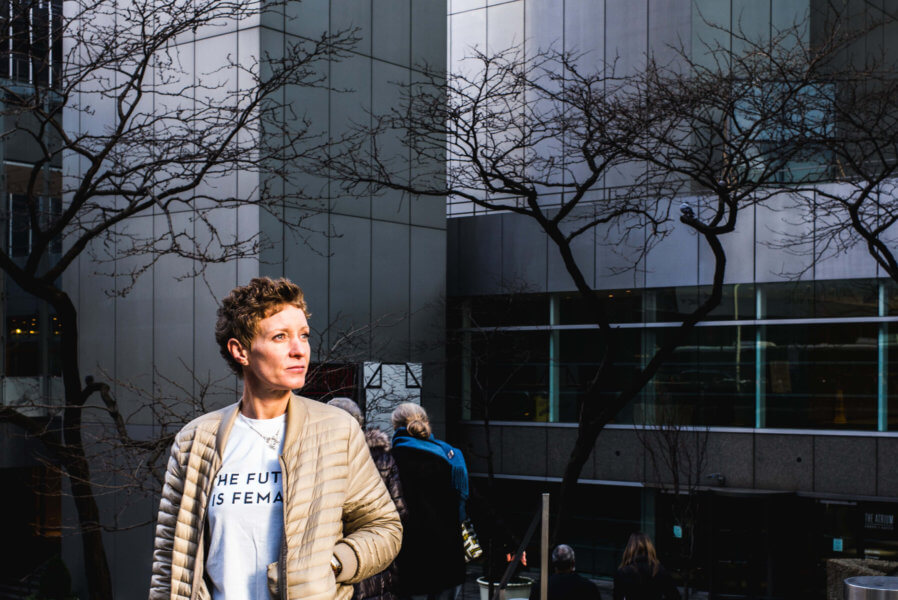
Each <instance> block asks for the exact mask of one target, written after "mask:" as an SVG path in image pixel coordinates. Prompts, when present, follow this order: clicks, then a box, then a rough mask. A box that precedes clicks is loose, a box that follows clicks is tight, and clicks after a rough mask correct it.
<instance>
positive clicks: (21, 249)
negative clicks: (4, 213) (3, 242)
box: [8, 194, 62, 258]
mask: <svg viewBox="0 0 898 600" xmlns="http://www.w3.org/2000/svg"><path fill="white" fill-rule="evenodd" d="M37 202H38V214H39V218H40V221H41V227H42V228H44V229H46V228H48V227H50V226H51V225H52V224H53V223H54V222H55V221H56V220H57V219H59V217H60V215H61V214H62V200H61V199H60V198H46V197H38V198H37ZM28 204H29V201H28V197H27V196H25V195H23V194H9V215H10V218H9V223H8V226H9V254H10V256H13V257H18V258H21V257H25V256H28V255H29V254H30V253H31V244H32V241H33V240H32V238H31V233H32V232H31V214H30V212H29V205H28ZM49 250H50V253H51V254H60V253H61V252H62V236H56V237H54V238H53V239H52V240H51V241H50V248H49Z"/></svg>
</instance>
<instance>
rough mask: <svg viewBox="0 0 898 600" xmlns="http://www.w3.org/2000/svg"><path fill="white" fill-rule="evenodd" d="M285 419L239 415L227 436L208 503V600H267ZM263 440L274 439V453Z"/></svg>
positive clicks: (278, 520)
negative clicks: (272, 437)
mask: <svg viewBox="0 0 898 600" xmlns="http://www.w3.org/2000/svg"><path fill="white" fill-rule="evenodd" d="M286 417H287V415H281V416H280V417H276V418H274V419H264V420H258V419H247V418H246V417H244V416H243V415H242V414H241V415H238V417H237V421H236V422H235V423H234V428H233V429H232V430H231V435H230V437H229V438H228V443H227V445H226V446H225V451H224V456H223V457H222V463H221V469H220V470H219V472H218V476H217V477H216V478H215V482H214V483H213V484H212V496H211V497H210V499H209V514H208V519H209V534H210V538H211V539H210V542H209V556H208V558H207V559H206V572H207V573H208V575H209V578H210V579H211V580H212V598H213V600H267V598H269V594H268V576H267V568H268V565H269V564H270V563H273V562H275V561H277V559H278V550H279V548H280V543H281V539H282V536H283V532H284V500H283V496H282V493H283V491H282V480H281V465H280V463H279V462H278V455H279V454H280V452H281V448H282V447H283V443H284V427H285V425H286ZM253 429H255V431H254V430H253ZM263 435H264V436H275V437H276V438H277V443H276V445H275V448H274V449H272V448H271V447H270V446H269V445H268V444H267V443H266V441H265V440H264V439H263V437H262V436H263Z"/></svg>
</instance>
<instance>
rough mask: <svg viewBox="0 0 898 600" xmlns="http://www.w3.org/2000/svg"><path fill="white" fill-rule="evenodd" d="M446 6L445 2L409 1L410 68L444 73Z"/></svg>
mask: <svg viewBox="0 0 898 600" xmlns="http://www.w3.org/2000/svg"><path fill="white" fill-rule="evenodd" d="M447 4H448V2H447V0H429V1H428V2H415V1H414V0H411V5H412V23H411V33H412V42H411V43H412V66H415V67H423V66H424V65H427V66H428V67H429V68H431V69H435V70H439V71H445V69H446V37H447V34H448V27H447V20H446V12H447V6H446V5H447Z"/></svg>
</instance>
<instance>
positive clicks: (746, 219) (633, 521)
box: [447, 0, 898, 598]
mask: <svg viewBox="0 0 898 600" xmlns="http://www.w3.org/2000/svg"><path fill="white" fill-rule="evenodd" d="M836 6H837V5H836V4H832V3H827V2H825V1H818V0H784V1H780V0H762V1H761V2H757V1H755V0H723V1H719V0H644V1H640V2H627V3H619V2H611V1H610V0H511V1H494V0H452V1H451V2H450V13H449V17H448V21H449V70H450V71H453V70H464V68H465V66H466V61H465V57H466V56H469V55H470V54H471V49H472V48H477V49H479V50H483V51H486V52H487V53H488V54H489V53H492V52H497V51H502V50H504V49H507V48H509V47H511V46H515V47H516V48H517V49H518V50H520V51H521V52H522V53H523V55H524V56H526V57H532V56H535V55H536V54H537V53H538V52H539V50H540V49H545V48H549V47H552V48H554V49H558V50H564V51H569V52H572V53H574V54H577V55H578V56H581V57H582V58H581V62H585V63H587V66H588V67H589V66H595V65H602V64H607V63H609V62H612V61H613V62H614V65H615V69H616V73H617V74H620V75H627V74H631V73H636V72H638V71H639V70H640V69H641V68H642V67H643V66H644V65H645V61H646V57H647V56H649V55H652V56H653V57H654V58H655V59H656V61H657V62H658V63H659V64H671V63H675V62H676V61H677V60H678V59H679V58H681V57H682V55H680V54H679V52H680V51H681V50H682V51H685V52H687V53H688V56H689V57H690V58H691V59H692V60H693V61H694V62H695V63H696V64H699V65H701V64H703V61H705V60H706V59H707V60H711V59H712V57H711V56H710V49H711V48H715V47H719V48H727V49H730V50H731V51H733V52H739V51H740V45H742V44H744V40H745V39H752V40H755V41H760V42H761V45H763V40H765V39H768V40H772V39H774V38H775V37H776V36H777V35H778V34H780V33H782V32H783V31H784V30H785V29H787V28H790V27H793V26H798V25H801V24H803V25H804V27H796V29H795V32H794V33H795V37H794V38H793V39H794V40H796V41H800V42H803V43H807V42H812V41H813V40H814V39H815V38H814V36H823V35H825V32H826V28H825V27H826V19H827V18H828V13H827V11H828V10H831V9H832V10H835V8H834V7H836ZM838 6H840V7H841V6H845V7H848V8H849V9H851V10H855V9H857V17H858V19H859V21H858V22H861V21H863V20H864V19H866V18H868V17H872V16H873V15H875V14H876V11H878V10H882V7H883V6H884V5H882V4H881V3H860V2H858V3H853V2H847V3H838ZM733 32H738V35H733ZM742 36H744V39H740V37H742ZM820 39H823V38H820ZM894 39H895V38H894V36H890V35H888V34H884V35H883V36H878V35H877V36H876V37H872V36H871V37H870V39H865V44H866V45H865V46H864V51H866V52H872V53H878V52H879V51H880V50H883V51H884V52H883V53H882V55H883V56H887V57H888V56H891V55H892V54H894V52H893V51H892V49H891V47H892V44H891V40H894ZM856 49H857V48H853V50H856ZM853 50H852V51H853ZM846 57H847V55H846ZM840 58H841V57H840ZM836 62H838V61H836ZM741 83H742V84H745V82H741ZM768 85H771V86H772V89H775V88H776V86H777V85H778V84H777V82H768ZM835 91H836V90H834V87H833V85H832V83H831V82H816V83H815V84H814V85H813V86H810V87H808V88H806V89H804V90H802V92H801V93H802V94H803V100H804V104H805V105H806V106H813V107H814V110H815V111H816V112H819V113H820V114H821V115H823V114H824V112H825V108H826V102H827V98H828V97H830V96H831V95H832V94H833V93H834V92H835ZM759 93H760V94H761V95H763V93H765V90H764V88H763V87H759ZM750 112H751V111H750V109H746V111H745V113H746V114H745V115H744V116H743V118H742V119H741V120H740V121H739V122H738V123H737V125H739V126H742V127H745V126H750V124H751V118H752V117H751V115H750ZM823 133H825V131H824V132H823ZM758 142H759V144H758V148H757V149H756V151H757V156H758V157H759V162H758V164H757V166H758V167H759V169H761V168H763V167H764V166H765V165H764V164H762V163H761V162H760V161H762V160H763V158H764V157H767V156H774V155H775V154H776V152H777V149H778V148H780V147H782V144H785V143H788V139H785V138H784V136H783V135H782V132H778V131H769V132H764V135H761V136H759V138H758ZM561 146H563V143H562V144H561ZM557 159H558V160H559V161H564V160H565V157H564V155H563V152H562V153H561V154H560V155H559V156H558V157H557ZM831 172H832V164H831V158H830V157H829V156H828V155H826V154H825V153H821V152H812V153H805V154H800V155H798V156H796V157H795V160H793V161H792V162H790V163H788V164H785V165H783V166H782V168H781V169H780V171H779V172H778V173H777V175H776V181H777V182H780V183H782V184H784V185H788V184H790V183H793V182H795V181H798V180H800V181H803V182H810V181H814V182H825V181H826V179H827V177H828V176H829V175H830V174H831ZM749 175H751V174H749ZM575 176H576V174H575ZM628 178H632V173H630V174H628V173H627V172H626V170H625V169H621V170H620V171H619V172H615V173H608V174H606V175H604V176H603V178H602V179H601V180H600V181H599V182H597V184H596V186H595V189H593V190H591V191H590V193H591V194H592V195H591V196H590V198H594V199H595V202H596V203H601V202H602V201H603V199H604V198H606V197H607V196H608V194H609V190H613V189H614V188H615V187H616V186H619V185H622V184H626V183H628V182H629V181H630V180H631V179H628ZM543 199H544V200H545V202H546V203H547V205H551V204H552V201H553V198H551V194H546V195H545V196H544V198H543ZM561 200H562V196H561V193H560V192H559V194H558V198H557V201H559V202H560V201H561ZM686 201H687V202H689V203H691V204H692V205H693V206H700V205H699V204H698V202H699V200H698V199H693V198H688V199H686ZM646 202H652V199H651V198H649V199H647V200H646ZM793 208H794V202H791V201H790V200H789V199H788V198H786V197H783V198H778V197H772V198H770V199H768V201H766V202H765V203H764V205H763V206H753V207H750V208H748V209H747V210H745V211H744V212H743V213H741V214H740V215H739V223H738V224H737V226H736V230H735V231H734V232H732V234H728V235H727V236H726V237H727V239H726V240H723V244H724V250H725V252H726V255H727V270H726V275H725V280H724V281H725V286H724V290H723V299H722V301H721V303H720V305H719V306H717V307H716V308H715V309H714V311H713V312H712V313H711V315H710V316H709V317H708V318H707V319H706V320H704V321H703V322H701V323H699V325H698V326H697V327H696V328H695V329H694V331H693V332H692V333H691V335H690V338H689V339H688V340H687V341H686V342H685V343H683V344H681V345H680V346H679V347H678V348H677V350H676V351H675V352H674V354H673V356H672V357H671V358H670V359H669V360H667V361H666V362H665V363H664V364H663V365H662V366H661V368H660V370H659V371H658V372H657V374H656V375H655V376H654V377H653V379H652V380H651V381H650V382H649V383H648V384H647V385H646V386H645V387H644V388H643V389H642V390H641V391H640V393H639V394H638V395H637V397H636V398H635V399H634V400H633V401H632V402H631V403H630V404H629V405H628V406H626V407H625V408H624V409H623V410H622V411H620V413H619V414H618V415H616V417H615V419H614V422H613V423H612V424H611V425H609V426H608V427H606V428H605V430H603V432H602V433H601V435H600V436H599V438H598V441H597V443H596V446H595V448H594V450H593V453H592V455H591V456H590V458H589V459H588V460H587V462H586V464H585V465H584V468H583V471H582V473H581V485H580V487H579V491H578V494H579V497H580V498H581V499H582V500H583V502H582V503H581V504H579V505H578V506H577V508H576V510H575V511H574V514H573V515H572V520H573V527H572V528H571V530H572V531H573V532H574V533H573V536H574V537H573V538H571V539H570V540H565V541H566V542H567V543H571V544H572V545H574V547H575V549H576V551H577V556H578V560H577V565H578V569H579V570H581V571H583V572H586V573H590V574H593V575H596V576H600V577H610V576H611V575H612V574H613V572H614V570H615V569H616V566H617V564H618V563H619V560H620V556H621V551H622V548H623V545H624V544H625V543H626V539H627V537H628V535H629V533H631V532H633V531H638V530H643V531H646V532H648V533H650V534H651V535H652V536H653V537H654V538H655V541H656V543H657V546H658V548H659V552H660V556H661V558H662V561H663V562H664V563H665V564H666V565H668V566H669V567H670V568H671V569H672V570H674V571H676V572H677V573H678V575H677V576H678V577H681V579H680V581H681V582H682V577H683V573H685V572H686V571H687V570H691V576H692V585H693V586H694V587H697V588H699V589H704V590H708V591H709V592H710V593H711V594H712V597H713V596H714V595H726V596H728V597H778V598H798V597H820V596H821V595H822V594H823V593H824V587H825V585H826V584H825V581H826V560H827V559H829V558H852V557H853V558H865V557H866V558H895V557H896V556H898V547H896V545H895V543H894V541H893V540H894V539H895V530H894V518H895V515H896V514H898V486H895V485H893V484H892V480H893V477H892V475H891V471H892V469H891V465H892V464H894V461H895V460H898V436H896V430H898V388H896V386H898V381H896V380H895V379H896V377H895V373H896V369H895V367H896V366H898V365H895V364H894V363H895V361H896V360H898V355H896V353H898V347H896V346H898V335H896V334H898V318H896V317H898V312H896V309H898V288H896V285H895V283H894V282H892V281H891V280H890V279H888V278H886V277H885V275H884V273H883V272H882V271H881V270H880V269H878V268H877V266H876V264H875V262H874V261H873V260H872V259H871V258H870V256H869V255H868V254H867V253H866V251H865V249H864V248H862V247H857V246H855V247H848V248H844V249H843V250H844V251H842V252H839V253H837V254H835V255H834V254H833V253H832V252H831V248H829V247H827V246H826V245H825V242H824V240H823V236H822V235H821V236H818V228H823V227H825V225H826V223H824V222H823V219H822V217H817V216H812V217H811V218H805V219H801V218H796V217H795V213H794V212H793ZM587 210H588V208H587ZM447 214H448V215H449V217H450V219H449V222H448V242H449V248H448V264H447V268H448V294H449V304H448V311H447V317H448V339H449V341H450V350H449V356H450V362H449V364H450V368H449V371H448V372H447V384H448V385H447V395H448V404H449V405H450V406H455V407H457V408H456V417H457V420H458V427H457V430H458V436H459V438H460V444H462V447H463V448H465V449H466V458H468V460H469V463H470V465H471V470H472V472H473V473H475V477H474V481H475V486H474V487H475V489H477V488H478V486H479V487H480V488H481V489H483V490H487V489H498V490H500V492H499V493H500V494H501V495H502V497H503V499H504V501H506V502H507V504H508V505H509V506H515V507H517V506H521V505H525V504H527V502H528V501H529V500H528V499H530V498H534V497H536V496H537V495H538V494H539V493H541V492H557V490H558V483H559V482H560V480H561V477H562V475H563V473H564V469H565V466H566V461H567V458H568V456H569V455H570V450H571V448H573V444H574V440H575V438H576V432H577V429H576V427H577V426H576V421H577V413H578V403H579V402H580V401H581V400H584V399H585V398H586V393H587V392H586V389H587V385H588V384H589V382H590V380H591V378H592V377H593V376H594V375H595V373H596V368H597V366H598V363H597V361H598V357H597V352H596V348H597V347H599V346H600V344H601V343H602V341H603V340H601V337H600V335H601V334H600V332H599V328H598V326H597V325H596V324H595V322H594V321H593V318H592V316H591V314H590V311H589V310H588V309H587V307H586V305H585V302H584V301H583V299H582V298H581V296H580V294H579V293H577V292H576V291H575V288H574V286H573V284H572V281H571V279H570V277H569V276H568V275H567V272H566V271H565V268H564V265H563V264H562V261H561V260H560V259H559V257H558V252H557V249H556V248H555V246H554V245H553V244H552V243H551V242H550V241H549V240H548V239H546V237H545V236H544V235H543V234H542V232H541V231H540V230H539V228H538V227H537V226H536V225H535V224H534V223H532V222H529V221H528V220H527V219H526V218H523V217H520V216H518V215H514V214H510V213H499V214H497V213H492V214H487V213H486V211H484V210H483V209H481V208H480V207H477V206H474V205H472V204H471V203H469V202H465V201H461V200H456V199H450V202H449V206H448V209H447ZM617 233H618V232H615V231H611V230H604V229H602V228H601V227H599V228H597V229H596V231H594V232H592V233H591V234H590V235H585V236H582V237H581V239H580V240H578V242H577V243H576V244H575V245H574V246H573V248H572V251H573V253H574V258H575V260H576V261H577V263H578V265H579V267H580V269H581V271H582V272H583V274H584V277H585V279H586V281H587V283H588V284H589V285H590V287H592V288H593V289H594V290H598V291H599V292H598V293H599V295H600V296H601V297H602V299H603V301H604V303H605V305H606V308H607V310H608V313H609V315H610V319H611V322H612V327H613V329H614V335H615V339H614V344H613V347H612V352H613V355H614V360H615V373H616V374H617V379H618V382H617V386H616V387H617V388H618V389H620V388H621V387H622V386H623V385H624V383H625V382H627V381H629V380H630V379H631V375H632V374H634V373H635V372H636V371H637V370H638V369H640V368H642V367H644V366H645V365H646V364H647V362H648V361H649V360H650V359H651V357H652V356H653V355H654V353H655V351H656V349H657V348H658V347H659V346H660V344H662V343H663V342H664V340H665V339H668V338H669V336H671V335H672V334H673V333H674V331H675V328H676V327H678V326H679V325H680V323H681V321H682V319H683V317H684V316H685V315H688V314H689V313H690V312H691V311H693V310H694V309H695V308H697V307H698V305H699V303H700V302H701V301H702V300H703V299H704V298H706V297H707V295H708V293H709V290H710V284H711V283H712V275H713V271H714V261H713V257H712V256H711V253H710V252H709V251H708V249H707V247H705V246H704V245H703V242H702V241H701V240H700V239H699V238H698V237H697V236H695V235H692V234H691V233H690V232H689V231H688V230H687V228H684V227H674V228H673V229H672V230H671V232H670V233H669V235H668V236H667V237H666V238H665V239H664V240H663V241H661V242H660V243H658V244H656V245H654V246H651V247H648V248H645V249H643V248H629V247H627V246H626V245H625V244H615V243H614V240H616V239H618V238H616V237H615V236H616V235H617ZM785 237H791V238H792V239H801V240H803V242H802V243H803V246H802V247H801V248H795V247H793V248H792V249H791V251H785V250H784V249H783V246H784V244H783V240H784V238H785ZM642 250H645V252H644V253H642V252H641V251H642ZM607 393H614V390H608V392H607ZM672 417H673V418H674V419H675V421H676V422H677V423H680V424H683V425H684V427H685V428H686V429H687V430H689V431H696V432H702V434H703V435H705V436H707V439H708V440H709V442H708V443H709V446H708V447H709V448H710V449H709V451H708V452H709V456H708V458H707V463H706V464H705V465H704V466H703V467H702V468H701V469H700V472H699V473H698V476H699V483H698V484H697V485H696V486H695V487H694V489H691V490H690V492H689V495H690V496H691V497H694V499H693V500H692V502H694V508H695V510H696V511H697V513H696V514H698V515H700V516H699V518H698V519H697V521H696V523H695V530H694V538H693V539H694V541H695V544H694V547H691V549H687V548H686V546H687V545H688V544H687V542H685V541H684V540H683V539H682V538H680V537H678V536H677V535H676V533H675V532H676V531H677V528H678V527H680V526H681V525H682V523H680V522H678V518H677V517H676V514H677V513H676V510H675V509H676V505H677V504H678V503H679V502H680V501H679V500H678V499H677V498H678V496H681V495H682V494H679V493H674V492H671V490H670V485H669V483H667V482H665V481H663V478H660V479H659V477H658V476H657V475H658V474H657V473H652V472H651V468H650V467H649V466H648V465H649V462H650V461H649V458H648V456H647V451H646V447H645V443H644V440H643V439H641V438H640V435H641V434H640V433H639V432H640V431H645V430H653V429H661V428H662V427H663V426H664V424H665V423H666V422H670V420H671V418H672ZM496 448H501V449H500V450H497V449H496ZM488 473H492V474H493V478H492V481H491V480H490V479H488V476H487V474H488ZM484 493H485V492H484ZM514 510H518V511H519V512H521V515H520V518H519V519H518V520H517V522H516V524H515V527H516V528H517V529H518V530H520V531H523V530H524V529H525V528H526V524H527V518H526V516H525V515H524V513H525V512H526V511H524V510H522V509H518V508H515V509H514ZM531 551H532V552H537V551H538V548H537V547H536V546H535V545H534V547H533V548H531Z"/></svg>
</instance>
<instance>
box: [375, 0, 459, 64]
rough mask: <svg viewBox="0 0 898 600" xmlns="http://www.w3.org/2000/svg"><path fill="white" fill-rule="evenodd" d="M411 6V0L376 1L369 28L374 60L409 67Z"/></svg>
mask: <svg viewBox="0 0 898 600" xmlns="http://www.w3.org/2000/svg"><path fill="white" fill-rule="evenodd" d="M412 4H414V2H413V1H412V0H378V2H377V4H376V7H375V9H374V14H373V16H372V21H373V22H372V26H371V55H372V56H373V57H374V58H376V59H378V60H384V61H387V62H391V63H394V64H397V65H402V66H406V67H408V66H410V64H409V58H410V54H411V36H412V30H411V8H412ZM425 4H426V3H425ZM434 4H437V3H434ZM444 14H445V13H444ZM443 28H444V29H445V25H444V26H443Z"/></svg>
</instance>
